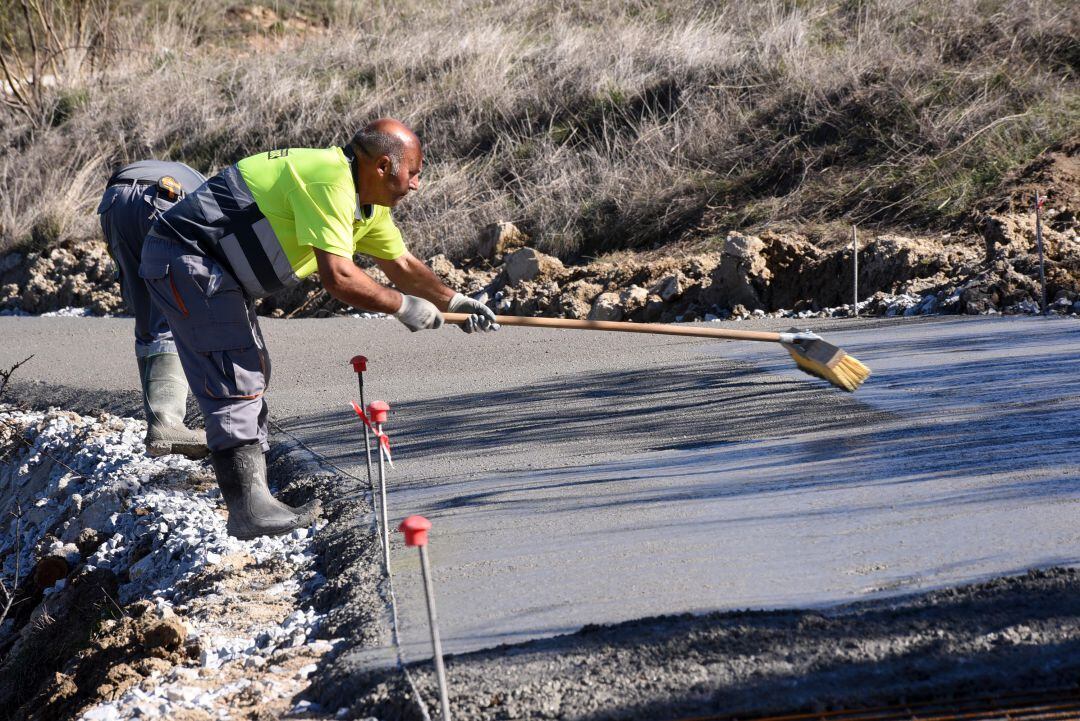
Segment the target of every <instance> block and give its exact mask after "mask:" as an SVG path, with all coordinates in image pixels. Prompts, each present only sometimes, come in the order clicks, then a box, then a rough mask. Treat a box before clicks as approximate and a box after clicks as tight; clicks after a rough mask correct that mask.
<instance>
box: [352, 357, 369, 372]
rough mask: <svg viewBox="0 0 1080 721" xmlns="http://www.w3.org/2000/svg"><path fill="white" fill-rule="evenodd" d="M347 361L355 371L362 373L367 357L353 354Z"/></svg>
mask: <svg viewBox="0 0 1080 721" xmlns="http://www.w3.org/2000/svg"><path fill="white" fill-rule="evenodd" d="M349 362H350V363H352V367H353V370H354V371H356V372H357V373H363V372H364V371H366V370H367V358H365V357H364V356H362V355H354V356H353V357H352V360H351V361H349Z"/></svg>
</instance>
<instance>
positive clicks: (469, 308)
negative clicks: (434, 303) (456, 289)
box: [446, 293, 499, 333]
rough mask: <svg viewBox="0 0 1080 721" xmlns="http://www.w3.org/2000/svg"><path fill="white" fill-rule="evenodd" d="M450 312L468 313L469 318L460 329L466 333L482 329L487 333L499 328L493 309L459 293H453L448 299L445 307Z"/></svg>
mask: <svg viewBox="0 0 1080 721" xmlns="http://www.w3.org/2000/svg"><path fill="white" fill-rule="evenodd" d="M446 310H448V311H449V312H451V313H468V314H469V319H468V320H467V321H465V322H464V323H462V324H461V330H463V331H465V332H466V333H472V332H473V331H478V330H479V331H483V332H484V333H487V332H488V331H492V330H499V324H498V323H496V322H495V311H493V310H491V308H488V307H487V306H486V305H484V304H483V303H481V302H480V301H478V300H473V299H472V298H469V297H468V296H465V295H462V294H461V293H455V294H454V297H453V298H451V299H450V305H448V306H447V307H446Z"/></svg>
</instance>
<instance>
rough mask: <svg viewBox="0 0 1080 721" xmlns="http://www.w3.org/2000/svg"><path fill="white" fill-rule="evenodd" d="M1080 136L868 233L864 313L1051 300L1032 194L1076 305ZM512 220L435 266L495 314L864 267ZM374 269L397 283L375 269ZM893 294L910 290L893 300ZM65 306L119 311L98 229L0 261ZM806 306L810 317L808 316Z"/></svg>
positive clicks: (672, 306) (837, 277)
mask: <svg viewBox="0 0 1080 721" xmlns="http://www.w3.org/2000/svg"><path fill="white" fill-rule="evenodd" d="M1078 149H1080V140H1074V141H1071V142H1069V143H1066V144H1063V145H1061V146H1059V147H1056V148H1052V149H1050V150H1048V151H1047V152H1046V153H1044V154H1043V155H1042V156H1041V157H1039V158H1038V159H1037V160H1035V161H1034V162H1032V163H1030V164H1029V165H1028V166H1026V167H1024V168H1022V169H1021V170H1020V171H1018V172H1016V173H1013V174H1012V175H1010V176H1008V177H1007V178H1006V179H1005V180H1004V181H1003V183H1002V185H1001V186H1000V187H999V189H998V191H997V192H995V193H994V194H992V195H991V196H990V197H988V198H987V199H985V200H984V201H982V202H981V203H979V204H978V205H977V207H976V208H974V209H973V211H972V213H971V225H970V229H961V230H958V231H956V232H954V233H947V234H937V235H930V236H927V235H912V234H910V233H909V232H907V231H905V230H903V229H898V230H896V231H885V230H882V229H877V230H874V231H872V232H868V231H863V233H862V234H861V235H860V251H859V272H858V280H859V298H860V301H865V305H863V307H862V308H861V311H862V312H863V313H864V314H877V315H885V314H895V313H896V312H898V311H899V312H902V311H904V310H905V309H906V308H908V307H909V306H912V307H914V306H917V311H918V312H920V313H937V312H942V313H970V314H978V313H990V312H1013V313H1016V312H1020V313H1024V312H1033V311H1034V310H1037V305H1038V303H1039V302H1040V300H1041V288H1040V285H1039V258H1038V249H1037V246H1036V240H1035V223H1034V215H1033V211H1032V209H1033V203H1034V197H1035V192H1036V191H1039V192H1040V193H1042V194H1043V195H1044V196H1045V198H1046V199H1047V200H1046V204H1045V205H1044V207H1043V212H1044V225H1043V238H1044V244H1045V247H1044V263H1045V273H1046V282H1047V300H1048V302H1049V303H1051V304H1053V307H1054V309H1055V310H1056V311H1058V312H1065V313H1069V312H1080V306H1077V305H1075V304H1076V303H1077V302H1078V301H1080V238H1078V235H1077V233H1078V230H1080V221H1078V213H1080V189H1078V188H1080V157H1078V154H1077V153H1078ZM528 244H529V239H528V237H527V236H525V235H524V234H523V233H521V232H520V231H519V230H517V229H516V228H515V227H514V226H513V225H512V224H509V223H502V224H497V225H495V226H491V227H489V228H485V229H483V230H482V232H481V233H480V235H479V240H478V243H477V246H476V248H477V252H476V255H475V256H473V257H470V258H461V259H456V260H455V261H452V260H451V259H449V258H447V257H445V256H442V255H439V256H434V257H433V258H430V259H428V263H429V265H431V267H432V268H433V269H434V271H435V272H436V274H437V275H439V276H440V277H441V278H442V279H443V280H444V282H446V283H447V284H448V285H450V286H452V287H454V288H455V289H458V290H461V291H462V292H464V293H467V294H470V295H474V296H478V295H480V294H483V297H484V298H486V300H487V302H488V303H489V305H490V306H491V307H492V308H494V309H496V311H497V312H499V313H502V314H508V315H538V316H558V317H568V318H585V317H590V318H595V319H603V320H632V321H661V322H671V321H675V320H686V321H692V320H698V319H702V318H706V317H708V316H710V315H712V316H715V317H718V318H728V317H734V318H741V317H746V316H748V315H750V314H751V313H752V312H754V311H758V312H759V313H760V312H766V313H781V314H787V315H796V314H798V313H812V314H818V313H821V311H822V310H823V309H829V308H839V309H840V310H839V311H836V310H834V311H832V312H830V313H828V314H829V315H836V314H840V315H845V314H847V313H848V306H846V305H845V304H849V303H850V302H851V300H852V279H853V275H854V272H853V271H854V268H853V258H852V253H851V248H850V239H849V238H848V237H847V236H846V231H845V232H833V233H832V234H831V235H830V234H828V233H824V234H822V233H821V232H818V231H810V230H808V231H806V232H800V231H798V230H790V229H786V230H780V229H775V228H774V229H769V228H764V229H761V230H759V231H757V232H755V233H739V232H728V233H721V234H719V235H715V236H711V237H709V238H707V239H705V240H700V241H695V242H693V243H692V244H689V245H684V246H681V247H672V246H662V247H659V248H656V249H653V250H651V251H646V252H630V251H626V252H619V253H614V254H610V255H607V256H604V257H603V258H600V259H597V260H593V261H581V262H577V263H575V264H570V265H564V264H563V263H562V262H560V261H559V260H558V259H555V258H552V257H549V256H546V255H543V254H542V253H539V252H538V251H535V250H533V249H531V248H528V247H526V246H527V245H528ZM369 272H370V273H371V274H372V275H373V276H374V277H375V278H376V280H378V281H380V282H383V283H388V281H387V279H386V278H385V276H383V275H382V274H381V273H380V272H379V271H378V270H377V269H374V268H370V269H369ZM897 296H903V297H907V298H910V300H908V301H906V302H905V303H902V304H901V305H900V306H897V301H896V298H897ZM67 307H80V308H86V309H88V310H89V312H91V313H93V314H106V313H117V312H122V310H123V302H122V300H121V298H120V295H119V285H118V283H117V282H116V281H115V279H114V277H113V269H112V262H111V260H110V259H109V257H108V254H107V252H106V251H105V248H104V245H103V243H102V242H101V241H100V240H97V239H89V240H85V241H83V242H80V243H75V244H70V245H68V246H65V247H60V248H55V249H52V250H50V251H46V252H45V253H41V254H36V253H31V254H28V255H25V256H24V255H22V254H21V253H10V254H8V255H7V256H4V257H3V258H0V312H16V313H17V312H25V313H44V312H54V311H58V310H60V309H63V308H67ZM258 309H259V312H260V313H262V314H264V315H270V316H275V317H283V316H284V317H325V316H332V315H342V314H346V313H349V312H354V311H353V309H351V308H348V307H346V306H345V305H343V304H342V303H340V302H339V301H337V300H335V299H333V298H331V297H330V296H329V295H328V294H327V293H326V292H325V290H323V289H322V287H321V286H320V285H319V283H318V280H317V278H315V277H311V278H308V279H307V280H306V281H305V282H303V283H302V284H300V285H299V286H296V287H295V288H293V289H291V290H289V291H287V292H284V293H281V294H279V295H277V296H275V297H272V298H266V299H263V300H261V301H260V302H259V305H258ZM803 317H805V315H804V316H803Z"/></svg>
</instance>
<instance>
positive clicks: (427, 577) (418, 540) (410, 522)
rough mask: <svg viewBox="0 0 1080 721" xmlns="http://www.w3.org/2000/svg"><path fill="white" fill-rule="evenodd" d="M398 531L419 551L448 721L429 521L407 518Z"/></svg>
mask: <svg viewBox="0 0 1080 721" xmlns="http://www.w3.org/2000/svg"><path fill="white" fill-rule="evenodd" d="M398 530H399V531H401V532H402V533H404V534H405V545H406V546H416V547H417V548H419V549H420V572H421V573H422V574H423V576H424V593H425V594H426V595H427V609H428V624H429V626H430V627H431V650H432V654H433V656H434V658H435V677H436V679H438V682H439V706H440V707H441V708H442V718H443V721H450V696H449V694H448V692H447V689H446V667H445V666H443V657H442V643H441V642H440V641H439V621H438V619H437V618H436V617H435V590H434V588H433V587H432V581H431V566H430V564H429V563H428V555H427V544H428V531H430V530H431V521H429V520H428V519H426V518H424V517H423V516H409V517H408V518H406V519H405V520H404V521H402V522H401V525H400V526H398Z"/></svg>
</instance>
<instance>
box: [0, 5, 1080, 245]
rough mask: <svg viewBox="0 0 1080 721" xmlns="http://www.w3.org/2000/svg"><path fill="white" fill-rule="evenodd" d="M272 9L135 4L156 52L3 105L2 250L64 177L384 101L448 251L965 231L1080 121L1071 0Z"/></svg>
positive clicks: (196, 157)
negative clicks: (417, 137)
mask: <svg viewBox="0 0 1080 721" xmlns="http://www.w3.org/2000/svg"><path fill="white" fill-rule="evenodd" d="M271 5H272V6H273V7H276V9H277V13H278V16H279V19H280V21H279V22H276V23H275V24H273V25H271V26H270V27H269V28H267V27H261V28H254V27H250V26H245V25H244V24H243V22H242V21H239V20H238V21H236V22H230V23H225V24H224V25H223V24H222V23H221V22H220V19H219V18H220V10H221V8H222V6H223V0H194V2H189V3H185V4H184V5H182V6H180V5H170V4H166V3H161V2H159V3H157V4H153V3H151V4H145V5H140V6H138V7H139V8H140V9H139V10H138V12H133V13H131V14H125V15H124V17H125V18H126V19H124V20H122V21H121V20H119V19H117V20H114V22H113V31H112V32H113V36H114V37H115V38H118V40H117V42H118V43H123V44H130V45H132V46H138V47H139V48H140V51H139V52H137V53H126V54H124V55H123V62H121V61H120V60H119V59H117V57H116V56H114V59H113V63H112V65H111V66H110V70H109V72H107V73H104V74H95V75H93V76H88V77H84V78H77V79H75V80H73V81H71V82H66V81H65V82H63V83H61V85H60V86H59V87H58V88H57V89H56V91H55V92H54V93H53V94H52V95H51V96H50V97H51V98H52V102H54V103H56V105H57V107H62V109H63V111H62V112H60V113H58V114H57V113H53V114H52V115H50V117H51V118H52V122H50V123H46V124H45V126H44V127H41V128H36V129H35V128H33V127H31V125H30V123H28V122H27V121H26V120H25V119H20V118H19V117H18V116H17V115H16V114H14V113H11V114H9V116H8V117H6V118H5V119H4V126H3V129H2V130H0V138H2V140H3V141H4V147H6V148H8V150H7V151H6V152H5V154H4V155H3V156H2V157H0V183H2V186H0V187H3V190H4V192H3V195H2V196H0V247H2V246H11V245H13V244H21V243H24V242H26V241H27V240H28V239H29V238H30V237H31V236H33V235H34V233H33V228H34V227H35V225H36V224H40V222H41V219H42V218H44V217H51V216H53V215H55V214H56V213H57V212H60V213H61V215H62V214H63V211H60V210H58V209H57V208H56V207H52V208H50V207H49V206H50V203H51V204H52V206H55V205H56V203H55V202H54V200H51V199H50V198H52V197H54V196H56V195H57V194H61V195H63V194H65V193H67V194H68V197H69V199H68V200H66V201H65V203H66V206H65V207H66V209H67V212H70V213H76V214H86V213H87V212H88V211H89V212H91V213H92V210H93V209H92V207H90V202H88V199H90V200H92V195H93V192H90V191H95V192H96V190H97V189H98V187H97V186H100V183H101V181H103V180H104V178H105V175H106V172H107V166H109V165H110V164H114V163H121V162H125V161H130V160H134V159H138V158H142V157H148V156H151V155H152V156H156V157H166V158H171V159H177V160H183V161H185V162H187V163H189V164H191V165H193V166H195V167H197V168H199V169H200V170H203V171H207V170H215V169H217V168H220V167H222V166H224V165H226V164H229V163H232V162H235V161H236V160H238V159H239V158H241V157H243V156H244V155H247V154H250V153H254V152H258V151H260V150H264V149H267V148H270V147H283V146H290V145H292V146H319V145H325V144H330V143H340V142H342V141H343V140H344V139H345V138H346V137H347V136H348V135H349V134H350V133H351V132H352V130H353V129H355V128H356V127H357V126H358V125H360V124H361V123H363V122H364V121H366V120H368V119H370V118H372V117H375V116H378V115H395V116H398V117H401V118H403V119H405V120H406V121H407V122H409V123H411V124H412V125H413V126H414V127H416V128H417V129H418V131H419V132H420V134H421V136H422V137H423V139H424V141H425V144H426V148H427V164H426V166H425V183H424V185H423V187H422V191H421V193H419V194H418V195H417V196H415V197H414V198H412V199H410V200H409V201H408V202H407V204H405V205H404V206H403V207H402V208H401V210H400V212H399V213H398V217H399V219H400V221H401V224H402V225H403V228H404V230H405V233H406V237H407V238H408V239H409V240H410V243H411V245H412V246H413V248H414V250H416V251H417V252H419V253H421V254H431V253H435V252H440V251H442V252H449V253H451V254H452V255H461V254H466V253H468V252H469V250H470V249H471V246H472V243H473V242H474V240H475V237H476V230H477V228H478V227H480V226H482V225H483V224H485V223H488V222H491V221H494V220H503V219H509V220H513V221H515V222H517V223H518V224H519V225H521V226H522V227H524V228H525V229H526V230H527V231H528V232H530V233H532V234H533V235H534V237H535V238H536V239H537V241H538V243H539V244H540V246H541V247H543V248H546V249H548V250H551V251H553V252H557V253H559V254H560V255H563V256H572V255H575V254H587V253H595V252H599V251H602V250H607V249H612V248H620V247H635V246H646V245H655V244H658V243H664V242H667V241H671V240H675V239H678V238H680V237H686V236H687V235H690V236H693V235H707V234H709V233H711V232H717V231H718V230H720V229H724V228H731V227H747V226H756V225H761V224H766V223H770V222H778V221H786V222H802V221H814V222H818V221H830V220H844V221H855V222H859V223H860V224H863V225H866V224H879V225H906V226H924V227H926V226H944V225H950V224H956V223H958V222H961V221H962V220H963V218H964V217H965V214H966V212H967V210H968V208H969V207H970V205H971V203H972V201H973V200H974V199H976V198H978V197H979V196H981V195H982V194H984V193H986V192H987V191H988V190H989V189H990V188H992V187H993V185H994V183H995V182H996V181H997V180H998V179H999V178H1000V177H1001V175H1002V174H1003V173H1004V172H1006V171H1008V170H1009V169H1011V168H1013V167H1015V166H1017V165H1018V164H1021V163H1024V162H1026V161H1028V160H1029V159H1031V158H1032V157H1034V156H1035V155H1036V154H1038V153H1039V152H1040V151H1041V150H1043V149H1044V148H1045V147H1046V146H1047V145H1049V144H1051V143H1054V142H1056V141H1058V140H1060V139H1062V138H1065V137H1067V136H1069V135H1075V134H1076V132H1077V129H1078V126H1080V122H1078V119H1080V100H1078V94H1077V77H1076V73H1077V70H1078V69H1080V41H1078V39H1077V38H1078V37H1080V27H1078V25H1080V13H1078V11H1077V10H1076V9H1075V6H1074V3H1071V2H1069V1H1068V0H1026V1H1025V0H957V1H956V2H947V3H934V4H930V3H924V2H917V1H916V0H879V1H877V2H873V1H860V0H846V1H844V2H819V1H812V0H805V1H803V2H794V3H792V2H787V3H779V2H765V3H756V4H749V3H739V4H730V5H726V6H717V5H716V4H715V3H710V2H704V0H666V1H664V2H661V3H644V2H641V3H629V4H627V3H621V2H613V1H611V2H605V1H601V0H594V1H593V2H586V3H576V2H575V3H571V2H555V3H552V2H547V1H544V0H517V1H516V2H514V3H508V4H500V3H492V2H483V1H465V0H458V2H450V3H435V2H433V0H412V1H411V2H403V3H399V4H396V5H381V4H380V5H377V6H375V7H371V6H367V5H365V12H360V9H359V6H357V5H353V4H351V3H346V2H334V1H333V0H325V1H324V2H315V1H312V2H307V3H305V4H299V3H296V2H292V3H288V4H286V3H278V4H277V5H276V6H275V5H273V4H271ZM290 17H294V18H295V17H299V18H301V19H303V20H304V21H305V22H306V23H307V27H309V28H313V29H311V30H309V32H307V33H306V34H303V35H301V34H299V33H298V32H296V31H295V30H290V29H289V27H288V26H287V23H286V22H285V20H287V19H288V18H290ZM252 33H255V34H256V35H257V36H258V37H257V38H256V40H257V41H258V42H257V43H255V44H252V43H249V42H247V40H248V39H250V37H251V34H252ZM137 38H148V40H142V41H136V39H137ZM65 99H66V100H65ZM97 157H100V158H102V160H101V161H100V162H98V161H96V160H95V159H96V158H97ZM58 159H59V160H58ZM95 162H96V165H95ZM88 168H91V169H89V170H88ZM78 171H83V172H84V173H86V174H88V175H90V176H91V181H90V182H89V184H88V186H87V187H88V190H87V193H86V196H87V197H86V198H83V197H82V195H81V194H80V193H76V194H75V195H77V196H79V199H78V200H76V199H72V196H71V195H70V193H69V187H68V186H69V184H70V173H71V172H78ZM95 183H96V184H97V186H95ZM12 188H15V189H16V190H15V192H12ZM20 188H21V190H20ZM42 191H44V192H42ZM91 222H92V218H91ZM60 225H61V227H62V228H63V229H62V231H61V232H59V235H58V238H61V239H62V238H63V237H69V236H71V235H72V234H76V235H77V234H78V233H80V232H84V231H85V229H86V228H87V227H91V226H90V224H88V223H85V222H83V221H82V220H72V219H64V220H62V222H61V223H60ZM39 230H40V229H39ZM36 237H37V238H38V239H39V240H40V239H41V238H43V237H45V238H47V237H49V236H48V234H43V233H41V232H38V234H37V236H36Z"/></svg>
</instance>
